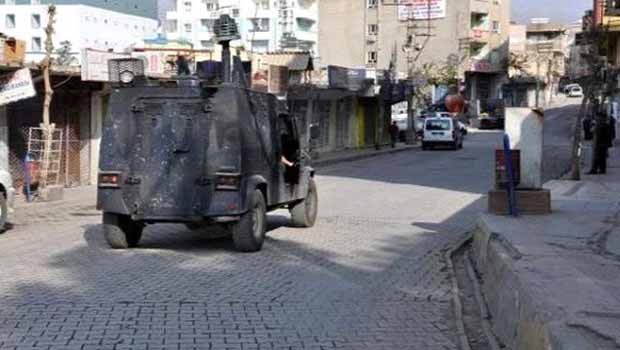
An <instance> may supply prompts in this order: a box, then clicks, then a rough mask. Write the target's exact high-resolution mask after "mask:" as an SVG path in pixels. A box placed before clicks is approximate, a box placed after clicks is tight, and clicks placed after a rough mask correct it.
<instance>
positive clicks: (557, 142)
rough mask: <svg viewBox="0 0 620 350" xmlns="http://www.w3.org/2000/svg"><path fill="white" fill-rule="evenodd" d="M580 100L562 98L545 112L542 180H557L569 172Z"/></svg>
mask: <svg viewBox="0 0 620 350" xmlns="http://www.w3.org/2000/svg"><path fill="white" fill-rule="evenodd" d="M580 106H581V99H576V98H563V99H562V100H561V101H559V104H556V105H554V106H552V107H550V108H548V109H547V110H546V111H545V135H544V137H545V149H544V154H543V180H544V181H545V182H546V181H549V180H553V179H557V178H558V177H560V176H562V175H564V174H565V173H566V172H567V171H568V170H570V165H571V161H570V160H571V154H572V153H571V152H572V148H571V147H572V140H573V131H574V127H575V121H576V120H577V114H578V113H579V107H580Z"/></svg>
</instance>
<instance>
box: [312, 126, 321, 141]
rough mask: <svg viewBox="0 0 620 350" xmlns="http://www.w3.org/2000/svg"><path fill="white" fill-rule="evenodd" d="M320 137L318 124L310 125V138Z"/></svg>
mask: <svg viewBox="0 0 620 350" xmlns="http://www.w3.org/2000/svg"><path fill="white" fill-rule="evenodd" d="M319 137H321V130H319V126H318V125H316V124H312V125H310V139H311V140H317V139H318V138H319Z"/></svg>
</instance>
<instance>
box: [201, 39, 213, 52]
mask: <svg viewBox="0 0 620 350" xmlns="http://www.w3.org/2000/svg"><path fill="white" fill-rule="evenodd" d="M200 46H202V48H203V49H205V50H213V47H214V45H213V41H211V40H201V41H200Z"/></svg>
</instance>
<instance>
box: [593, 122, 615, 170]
mask: <svg viewBox="0 0 620 350" xmlns="http://www.w3.org/2000/svg"><path fill="white" fill-rule="evenodd" d="M597 120H598V121H600V122H597V123H596V135H595V138H594V159H593V161H592V168H591V169H590V171H589V172H588V174H589V175H593V174H605V173H606V172H607V151H608V148H609V147H610V146H611V130H610V125H609V118H608V117H607V116H606V115H600V114H599V115H598V116H597Z"/></svg>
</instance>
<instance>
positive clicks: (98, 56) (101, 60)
mask: <svg viewBox="0 0 620 350" xmlns="http://www.w3.org/2000/svg"><path fill="white" fill-rule="evenodd" d="M130 57H131V55H129V54H124V53H114V52H107V51H99V50H93V49H83V50H82V80H83V81H110V74H109V73H108V61H109V60H111V59H114V58H130Z"/></svg>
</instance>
